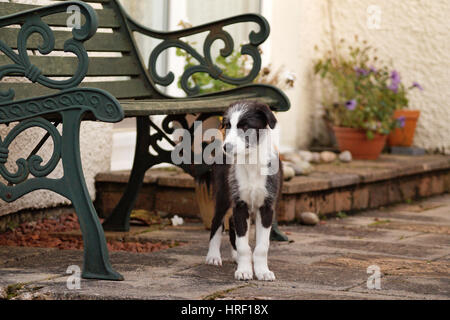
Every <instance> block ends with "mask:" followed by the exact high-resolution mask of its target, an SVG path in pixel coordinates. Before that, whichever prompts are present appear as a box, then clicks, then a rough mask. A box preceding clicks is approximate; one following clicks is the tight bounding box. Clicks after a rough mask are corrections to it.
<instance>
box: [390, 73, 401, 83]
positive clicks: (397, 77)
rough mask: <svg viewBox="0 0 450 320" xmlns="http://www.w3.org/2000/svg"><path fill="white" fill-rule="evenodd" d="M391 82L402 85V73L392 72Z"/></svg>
mask: <svg viewBox="0 0 450 320" xmlns="http://www.w3.org/2000/svg"><path fill="white" fill-rule="evenodd" d="M391 80H392V82H395V83H397V84H399V83H400V73H398V72H397V70H394V71H392V72H391Z"/></svg>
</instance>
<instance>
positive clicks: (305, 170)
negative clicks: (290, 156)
mask: <svg viewBox="0 0 450 320" xmlns="http://www.w3.org/2000/svg"><path fill="white" fill-rule="evenodd" d="M288 163H289V166H290V167H292V169H294V171H295V175H296V176H301V175H308V174H310V173H311V172H312V171H313V166H312V165H311V164H310V163H309V162H307V161H302V162H300V163H291V162H288Z"/></svg>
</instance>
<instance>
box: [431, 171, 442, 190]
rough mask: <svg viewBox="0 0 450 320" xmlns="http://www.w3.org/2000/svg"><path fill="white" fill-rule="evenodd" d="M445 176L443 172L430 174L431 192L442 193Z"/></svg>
mask: <svg viewBox="0 0 450 320" xmlns="http://www.w3.org/2000/svg"><path fill="white" fill-rule="evenodd" d="M444 179H445V177H444V175H443V174H439V173H438V174H435V175H432V176H431V194H442V193H444V192H445V181H444Z"/></svg>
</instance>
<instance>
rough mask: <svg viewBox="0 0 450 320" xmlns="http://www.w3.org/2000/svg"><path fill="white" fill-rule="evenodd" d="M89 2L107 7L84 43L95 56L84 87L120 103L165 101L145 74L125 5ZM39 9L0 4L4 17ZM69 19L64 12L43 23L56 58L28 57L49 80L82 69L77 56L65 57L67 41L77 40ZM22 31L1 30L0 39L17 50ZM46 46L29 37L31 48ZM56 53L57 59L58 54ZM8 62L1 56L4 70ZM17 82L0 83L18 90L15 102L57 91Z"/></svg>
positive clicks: (100, 11) (98, 0) (99, 11)
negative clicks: (51, 35) (49, 32)
mask: <svg viewBox="0 0 450 320" xmlns="http://www.w3.org/2000/svg"><path fill="white" fill-rule="evenodd" d="M86 2H89V3H100V4H101V5H102V8H97V9H95V11H96V13H97V16H98V28H99V30H98V31H97V33H96V34H95V35H94V36H93V37H92V38H91V39H89V40H88V41H86V42H85V43H84V45H85V48H86V50H87V51H88V54H89V57H90V58H89V68H88V72H87V75H86V78H85V79H84V80H83V83H81V84H80V86H82V87H92V88H100V89H104V90H106V91H108V92H109V93H111V94H112V95H114V96H115V97H116V98H118V99H128V98H138V99H139V98H151V97H153V98H158V97H161V96H160V95H159V94H158V92H157V90H155V89H154V86H153V84H152V82H151V80H150V79H149V77H148V74H146V72H147V71H146V70H145V69H144V64H143V63H142V61H141V58H140V56H139V53H138V52H137V49H136V45H135V43H134V39H133V36H132V35H131V33H130V31H129V28H128V24H127V22H126V18H125V17H124V14H123V12H122V9H121V7H120V6H119V5H118V4H117V3H116V1H115V0H89V1H86ZM35 7H38V6H36V5H28V4H21V3H8V2H0V12H1V15H2V16H6V15H9V14H13V13H17V12H21V11H24V10H29V9H32V8H35ZM69 16H70V14H67V13H59V14H54V15H51V16H48V17H45V18H43V19H42V20H43V21H44V22H45V23H47V24H48V25H49V26H50V27H51V28H52V29H53V30H54V35H55V51H53V52H52V54H51V56H44V55H32V54H30V55H29V56H30V62H31V64H33V65H35V66H36V67H38V68H39V69H40V70H41V71H42V74H43V75H45V76H49V77H70V76H72V75H73V74H74V71H75V70H76V68H77V65H78V59H77V57H75V56H74V55H73V54H72V53H69V54H66V55H64V42H65V41H66V40H67V39H70V38H72V32H71V31H70V30H69V29H68V28H64V27H66V26H67V19H68V17H69ZM83 20H84V17H83ZM83 22H84V21H82V23H83ZM53 27H55V28H53ZM61 27H62V28H61ZM19 30H20V29H19V28H1V29H0V39H1V40H2V41H3V42H5V43H6V45H7V46H9V47H10V48H12V49H17V47H18V45H17V38H18V33H19ZM41 43H42V39H41V37H40V35H38V34H34V35H32V36H31V37H30V38H29V40H28V43H27V48H28V49H29V50H37V49H38V46H39V45H40V44H41ZM36 52H37V51H36ZM54 53H56V54H57V55H58V56H54V55H55V54H54ZM58 53H59V54H58ZM8 59H9V58H8V57H6V56H5V55H0V66H3V65H6V64H8V63H11V61H10V60H8ZM92 77H101V78H92ZM15 79H18V78H15V77H11V78H9V79H8V83H0V89H3V90H4V89H9V88H12V89H13V90H14V91H15V99H22V98H27V97H33V96H41V95H44V94H49V93H52V92H55V91H57V90H55V89H49V88H46V87H44V86H41V85H39V84H33V83H30V82H26V83H24V82H15Z"/></svg>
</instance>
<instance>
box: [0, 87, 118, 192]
mask: <svg viewBox="0 0 450 320" xmlns="http://www.w3.org/2000/svg"><path fill="white" fill-rule="evenodd" d="M74 109H77V110H79V112H80V113H79V114H83V113H85V112H92V114H93V115H94V116H95V118H96V119H98V120H101V121H105V122H117V121H120V120H122V119H123V117H124V113H123V110H122V107H121V106H120V104H119V102H118V101H117V100H116V99H115V98H114V97H113V96H112V95H110V94H109V93H107V92H105V91H103V90H100V89H91V88H72V89H67V90H63V91H62V92H61V93H57V94H54V95H50V96H45V97H41V98H31V99H26V100H21V101H17V102H14V103H9V104H5V103H4V104H0V123H7V122H11V121H20V123H19V124H18V125H16V126H15V127H14V128H13V129H12V130H11V131H10V132H9V133H8V134H7V136H6V137H5V138H4V139H2V138H1V137H0V176H2V177H3V178H4V179H6V181H8V183H10V184H19V183H23V182H24V181H25V180H26V179H27V178H28V176H29V175H30V174H31V175H33V176H34V177H36V178H44V177H45V176H47V175H48V174H49V173H51V172H52V171H53V170H54V169H55V167H56V165H57V164H58V162H59V160H60V159H61V143H62V142H61V135H60V133H59V131H58V130H57V129H56V127H55V126H54V125H53V124H52V123H51V122H50V121H49V120H47V119H45V118H44V117H42V116H43V115H45V114H48V113H64V112H66V111H69V110H74ZM80 117H81V115H80ZM33 127H39V128H41V129H43V130H45V131H46V132H47V134H48V135H49V136H50V137H51V138H52V140H53V145H54V147H53V153H52V156H51V158H50V160H48V161H47V163H46V164H45V165H42V162H43V160H42V158H41V157H40V156H38V155H36V154H32V155H30V156H29V157H28V158H27V159H24V158H20V159H18V160H16V165H17V170H16V171H15V172H10V171H9V170H8V169H7V167H6V166H5V164H6V162H7V160H8V155H9V146H10V145H11V143H12V142H13V141H14V139H15V138H16V137H17V136H18V135H19V134H20V133H22V132H23V131H25V130H27V129H30V128H33ZM33 181H35V180H33ZM39 181H40V183H42V182H43V183H44V184H45V183H48V181H46V180H44V179H40V180H39ZM37 186H38V184H36V182H29V181H28V182H27V183H26V184H25V185H24V186H23V187H20V188H18V189H17V190H19V191H15V192H13V191H14V190H16V189H15V188H13V187H11V186H9V187H7V186H4V185H2V184H1V183H0V198H2V199H4V200H5V201H13V200H14V199H17V198H18V197H20V196H21V195H23V194H25V193H27V192H29V191H30V190H34V189H33V188H35V187H37ZM49 186H53V187H54V184H51V183H50V184H49ZM51 190H53V189H51Z"/></svg>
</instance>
